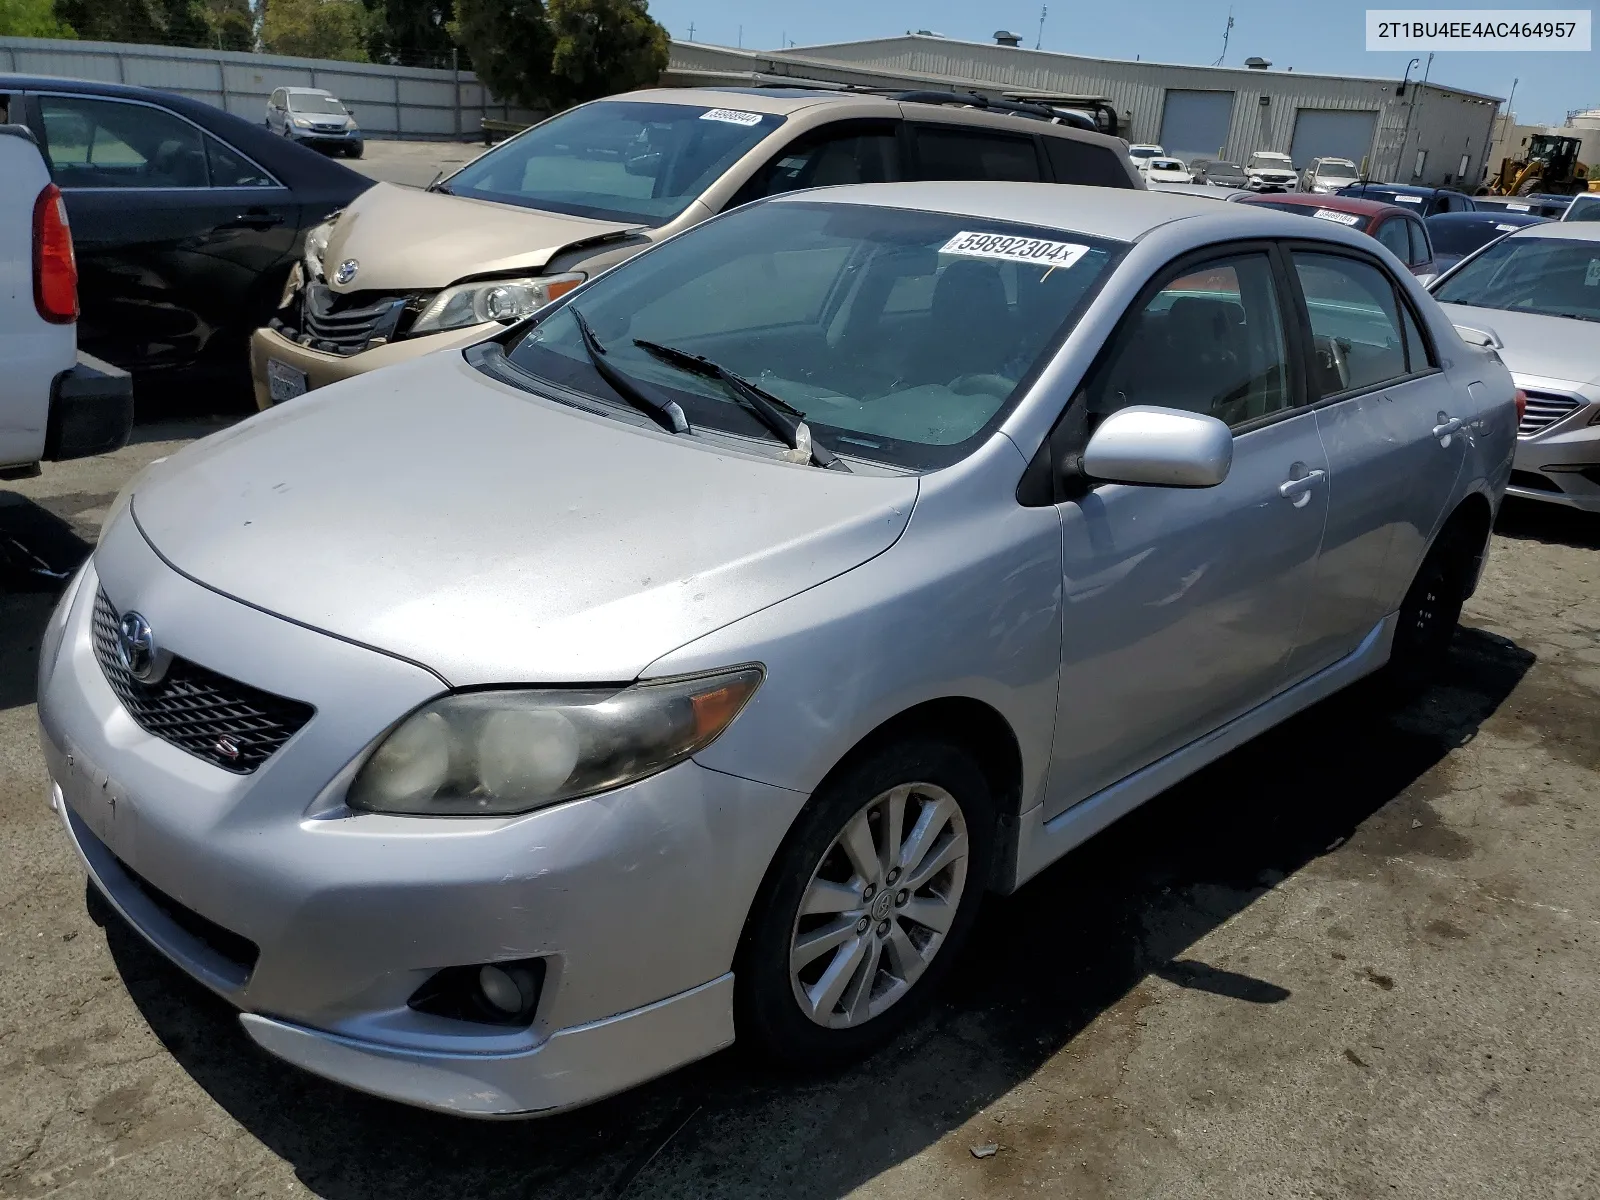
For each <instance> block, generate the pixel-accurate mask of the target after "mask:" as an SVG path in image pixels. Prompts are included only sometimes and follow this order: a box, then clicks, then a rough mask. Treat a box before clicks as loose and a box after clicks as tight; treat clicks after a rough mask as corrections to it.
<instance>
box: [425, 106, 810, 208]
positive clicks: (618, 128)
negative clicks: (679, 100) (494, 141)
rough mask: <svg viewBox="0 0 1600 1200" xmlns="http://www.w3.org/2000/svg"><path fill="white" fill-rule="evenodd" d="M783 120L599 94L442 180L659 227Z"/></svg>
mask: <svg viewBox="0 0 1600 1200" xmlns="http://www.w3.org/2000/svg"><path fill="white" fill-rule="evenodd" d="M782 123H783V118H782V117H779V116H773V115H772V114H770V113H753V112H744V111H742V110H739V109H732V108H705V107H702V106H698V105H689V104H651V103H644V102H641V101H632V100H603V101H600V102H599V103H596V104H585V105H583V106H581V107H579V108H574V109H571V110H570V111H568V112H565V113H562V114H561V115H560V116H559V117H555V118H553V119H552V120H549V121H546V122H544V124H542V125H535V126H534V127H533V128H532V129H530V130H528V131H527V132H526V133H523V134H521V135H519V136H517V137H515V138H512V139H511V140H510V141H508V142H504V143H502V144H501V145H499V146H497V147H495V148H494V149H493V150H490V151H489V152H488V153H487V154H484V155H482V156H481V157H479V158H476V159H474V160H473V161H472V162H470V163H468V164H467V165H466V166H465V167H462V168H461V170H459V171H457V172H456V173H455V174H454V175H452V176H451V177H450V178H449V179H448V180H446V181H445V185H444V189H443V190H445V191H448V192H450V193H451V194H452V195H456V196H470V197H473V198H475V199H478V200H497V201H499V202H501V203H502V204H519V205H522V206H524V207H526V208H542V209H546V210H548V211H550V212H558V213H567V214H569V215H571V216H576V217H594V218H597V219H599V220H603V221H626V222H629V223H631V224H639V225H661V224H664V223H666V222H667V221H670V220H672V218H673V217H675V216H677V215H678V214H679V213H681V212H682V211H683V210H684V209H685V208H687V207H689V204H690V202H691V201H692V200H694V199H695V198H696V197H697V196H699V195H700V193H701V192H703V191H705V190H706V188H708V187H710V186H711V184H712V183H713V182H715V181H716V180H717V178H718V177H719V176H721V174H722V173H723V172H724V171H726V170H727V169H728V168H729V167H731V166H732V165H733V164H734V163H735V162H736V161H738V159H739V158H740V157H742V156H743V155H744V154H745V152H746V151H748V150H749V149H750V147H752V146H754V145H755V144H756V143H757V142H759V141H760V140H761V139H762V138H764V137H766V136H767V134H769V133H771V132H772V131H773V130H774V129H776V128H777V127H778V126H779V125H781V124H782Z"/></svg>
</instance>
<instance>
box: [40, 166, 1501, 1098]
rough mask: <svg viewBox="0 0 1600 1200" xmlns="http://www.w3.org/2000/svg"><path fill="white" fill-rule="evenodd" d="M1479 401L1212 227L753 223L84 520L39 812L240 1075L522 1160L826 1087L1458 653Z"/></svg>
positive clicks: (1077, 214) (1436, 354)
mask: <svg viewBox="0 0 1600 1200" xmlns="http://www.w3.org/2000/svg"><path fill="white" fill-rule="evenodd" d="M1515 426H1516V415H1515V409H1514V404H1513V388H1512V383H1511V379H1510V376H1509V375H1508V373H1507V372H1506V369H1505V368H1504V366H1502V365H1501V363H1500V361H1499V360H1498V358H1497V357H1496V356H1495V355H1494V354H1493V353H1492V352H1490V351H1488V350H1485V349H1482V348H1478V347H1472V346H1469V345H1467V344H1466V343H1464V342H1463V341H1462V340H1461V338H1459V337H1458V336H1457V334H1456V332H1455V330H1454V328H1453V327H1452V325H1451V323H1450V322H1449V321H1448V320H1447V319H1446V318H1445V316H1444V314H1443V313H1442V312H1441V311H1440V309H1439V307H1438V305H1436V304H1435V303H1434V301H1433V299H1432V298H1431V297H1430V296H1428V294H1427V293H1426V292H1425V291H1423V290H1422V288H1420V287H1419V286H1418V285H1417V283H1416V282H1415V281H1414V280H1413V278H1412V277H1411V274H1410V272H1409V271H1407V270H1406V268H1405V267H1404V266H1403V265H1402V264H1401V263H1400V262H1399V261H1398V260H1396V259H1395V258H1393V257H1392V256H1391V255H1390V254H1389V253H1388V251H1386V250H1385V249H1384V248H1383V247H1382V246H1380V245H1379V244H1377V243H1376V242H1373V241H1372V240H1371V239H1370V238H1367V237H1364V236H1363V235H1360V234H1356V233H1352V232H1350V231H1348V230H1346V229H1344V228H1343V227H1342V226H1338V225H1335V224H1332V223H1330V222H1326V221H1316V220H1311V219H1308V218H1305V217H1298V216H1292V215H1288V214H1284V213H1279V212H1274V211H1270V210H1265V209H1262V208H1261V207H1259V206H1251V205H1220V204H1215V203H1211V202H1208V201H1205V200H1197V199H1185V198H1181V197H1176V196H1166V195H1147V194H1144V193H1127V192H1120V193H1115V194H1113V193H1109V192H1105V191H1104V190H1102V189H1094V188H1081V189H1080V188H1068V187H1060V186H1053V185H1031V184H987V183H971V184H962V183H954V184H914V185H913V184H905V185H899V184H889V185H873V186H865V187H849V188H839V189H830V190H824V191H816V192H808V193H792V194H790V195H787V196H784V197H780V198H776V199H774V200H771V201H764V202H760V203H756V204H752V205H749V206H746V207H743V208H740V209H737V210H735V211H733V212H731V213H728V214H727V215H725V216H721V217H718V218H716V219H715V220H712V221H708V222H706V223H705V224H703V225H701V226H699V227H698V228H696V229H694V230H692V231H690V232H688V233H685V234H683V235H682V236H680V237H677V238H674V239H672V240H670V241H667V242H664V243H663V244H662V245H660V246H659V247H658V248H656V249H653V250H651V251H648V252H647V253H645V254H643V255H641V256H639V257H638V258H636V259H633V260H631V261H630V262H628V263H626V264H623V265H621V266H619V267H617V268H616V269H614V270H612V271H610V272H608V273H606V274H604V275H602V276H600V277H598V278H596V279H594V280H592V281H590V282H589V283H587V284H586V285H584V286H583V287H581V288H580V289H578V290H576V291H574V292H572V293H571V294H570V295H569V296H567V297H564V298H563V299H562V300H561V301H560V302H558V303H556V304H553V305H551V306H549V307H548V308H546V309H544V310H542V311H541V312H540V313H539V314H537V316H536V317H534V318H532V319H530V320H529V321H527V322H525V323H523V324H521V325H518V326H515V327H513V328H511V329H509V330H507V331H506V332H505V333H504V334H503V335H502V336H497V337H495V338H494V339H492V340H489V341H486V342H483V343H481V344H478V345H476V346H473V347H471V348H470V349H468V350H467V351H466V352H464V353H463V352H459V351H452V352H446V353H439V354H435V355H429V356H426V357H424V358H421V359H418V360H416V361H414V362H411V363H407V364H405V365H403V366H400V367H396V368H391V369H387V370H383V371H378V372H374V373H372V374H369V375H365V376H362V377H360V378H358V379H354V380H350V381H347V382H345V383H342V384H339V385H336V386H334V387H330V388H328V389H326V390H324V391H319V392H317V393H315V394H313V395H311V396H309V397H306V398H303V399H300V400H295V401H293V402H291V403H288V404H285V405H282V406H280V407H277V408H274V409H271V410H269V411H268V412H266V413H263V414H261V415H260V416H258V417H256V418H253V419H251V420H249V421H246V422H244V423H243V424H240V425H237V426H235V427H233V428H231V429H229V430H226V431H224V432H222V433H219V434H216V435H214V436H212V437H210V438H207V439H205V440H203V441H201V442H198V443H196V444H195V445H193V446H191V447H189V448H188V449H186V450H184V451H182V452H181V453H179V454H175V455H173V456H172V457H171V458H169V459H167V460H165V461H163V462H159V463H157V464H155V465H153V466H152V467H151V468H150V469H149V470H148V471H147V472H146V473H144V474H143V475H142V476H141V477H139V478H138V479H136V480H135V481H134V482H133V483H132V484H130V486H129V487H128V488H127V489H126V490H125V491H124V493H123V494H122V496H121V497H119V499H118V500H117V502H116V503H115V505H114V506H113V508H112V511H111V513H110V515H109V516H108V518H107V520H106V524H105V532H104V535H103V537H102V539H101V541H100V544H99V546H98V547H97V548H96V550H95V552H94V555H93V557H92V559H91V561H90V562H89V564H88V565H87V566H86V567H85V568H84V570H83V571H82V572H81V573H80V574H79V575H78V577H77V578H76V579H75V580H74V581H73V582H72V584H71V585H70V587H69V588H68V589H67V592H66V594H65V596H64V597H63V599H62V601H61V604H60V607H59V609H58V610H57V612H56V614H55V617H54V619H53V620H52V622H51V624H50V625H49V628H48V632H47V635H46V637H45V639H44V643H43V646H42V648H41V667H40V686H39V696H40V701H39V713H40V722H41V725H42V729H43V742H44V749H45V754H46V756H47V758H48V762H49V768H50V773H51V776H52V778H53V780H54V790H53V793H52V802H53V805H54V807H55V809H56V811H57V812H58V813H59V814H60V817H61V821H62V825H63V828H64V830H65V831H66V834H67V836H68V837H69V838H70V839H71V841H72V844H73V845H74V846H75V847H76V848H77V849H78V851H79V853H80V854H81V855H82V858H83V861H84V863H85V864H86V866H87V868H88V871H89V874H90V877H91V878H92V879H93V881H94V884H95V886H96V887H97V888H99V889H100V891H102V892H103V893H104V894H105V896H106V897H107V898H108V899H109V900H110V902H111V904H112V905H113V906H114V907H115V908H116V909H117V910H119V911H120V912H121V914H122V915H123V916H124V917H125V918H127V920H128V921H129V922H130V923H131V924H132V925H133V926H134V927H135V928H137V929H138V930H139V931H140V932H141V933H142V934H143V935H144V936H145V937H147V938H148V939H149V940H150V941H151V942H152V943H154V944H155V945H156V946H157V947H158V948H159V949H160V950H162V951H163V952H164V953H165V954H167V955H168V956H169V957H170V958H171V959H172V960H173V961H174V962H176V963H177V964H178V965H179V966H180V967H182V968H183V969H184V970H185V971H187V972H189V973H190V974H191V975H193V976H194V977H195V978H197V979H199V980H201V981H202V982H203V983H205V984H206V985H207V986H209V987H210V988H212V989H213V990H214V991H216V992H217V993H218V994H219V995H221V996H223V997H225V998H226V999H227V1000H229V1001H231V1002H232V1003H233V1004H235V1005H237V1006H238V1008H239V1009H240V1010H241V1013H242V1015H241V1020H242V1022H243V1024H244V1027H245V1029H246V1030H248V1032H249V1034H250V1036H251V1037H252V1038H254V1039H255V1040H256V1041H257V1042H258V1043H260V1045H262V1046H263V1047H265V1048H266V1049H267V1050H269V1051H271V1052H272V1053H273V1054H276V1055H279V1056H281V1057H282V1058H284V1059H287V1060H289V1061H290V1062H293V1063H297V1064H299V1065H300V1066H302V1067H304V1068H306V1069H307V1070H310V1071H313V1072H316V1073H318V1074H320V1075H324V1076H326V1077H328V1078H331V1079H335V1080H338V1081H341V1082H343V1083H345V1084H348V1085H350V1086H352V1087H356V1088H360V1089H364V1090H366V1091H369V1092H374V1093H378V1094H380V1095H383V1096H389V1097H393V1098H395V1099H398V1100H403V1101H407V1102H410V1103H413V1104H419V1105H424V1106H428V1107H432V1108H437V1109H443V1110H448V1111H451V1112H456V1113H463V1114H470V1115H478V1116H487V1115H496V1114H517V1113H536V1112H547V1111H550V1110H554V1109H559V1108H563V1107H567V1106H571V1105H575V1104H581V1103H584V1102H586V1101H590V1100H594V1099H596V1098H597V1097H600V1096H603V1095H606V1094H607V1093H610V1092H615V1091H617V1090H619V1089H621V1088H625V1087H628V1086H630V1085H632V1084H635V1083H638V1082H640V1081H641V1080H644V1079H647V1078H649V1077H651V1076H654V1075H658V1074H660V1073H662V1072H664V1071H668V1070H670V1069H672V1068H673V1067H676V1066H678V1065H680V1064H682V1063H686V1062H689V1061H690V1060H693V1059H696V1058H699V1057H701V1056H703V1055H706V1054H710V1053H711V1052H713V1051H715V1050H717V1049H718V1048H719V1047H722V1046H726V1045H728V1044H729V1043H730V1042H732V1041H733V1040H734V1038H735V1035H736V1034H737V1036H738V1037H739V1039H740V1040H741V1041H742V1042H745V1043H747V1044H749V1045H751V1046H753V1047H755V1048H757V1049H758V1050H760V1051H762V1052H764V1053H766V1054H768V1055H770V1056H773V1057H775V1058H777V1059H779V1060H786V1061H790V1062H802V1063H816V1062H826V1061H830V1060H842V1059H848V1058H850V1057H852V1056H855V1055H860V1054H862V1053H864V1052H865V1051H867V1050H868V1049H869V1048H870V1047H871V1046H873V1045H874V1044H876V1043H878V1042H880V1041H882V1040H883V1039H884V1038H885V1037H887V1036H888V1035H889V1034H891V1033H892V1032H893V1031H894V1030H895V1029H896V1028H897V1027H899V1026H900V1025H902V1024H903V1023H904V1022H906V1021H907V1020H909V1019H911V1018H912V1017H913V1016H914V1015H915V1014H916V1012H917V1011H918V1008H919V1007H920V1006H921V1005H923V1004H925V1003H926V1002H927V1000H928V998H929V994H930V991H931V990H932V988H933V987H934V985H935V984H936V983H937V981H938V979H939V977H940V976H941V975H942V974H944V973H945V972H946V971H948V970H949V969H950V968H951V967H952V965H953V963H954V961H955V959H956V955H957V952H958V948H959V946H960V943H961V942H962V940H963V938H964V937H965V936H966V935H967V934H968V932H969V930H970V928H971V925H972V922H973V917H974V914H975V912H976V910H977V907H978V903H979V900H980V898H981V896H982V895H983V893H985V892H989V891H995V892H1009V891H1011V890H1013V889H1015V888H1017V887H1019V886H1021V885H1022V884H1023V883H1024V882H1025V881H1027V880H1028V879H1029V878H1030V877H1032V876H1033V875H1035V874H1036V873H1038V872H1039V871H1040V870H1042V869H1043V868H1045V867H1046V866H1047V865H1049V864H1050V863H1051V862H1053V861H1054V860H1056V859H1058V858H1059V857H1060V856H1061V855H1063V854H1065V853H1066V852H1067V851H1068V850H1070V849H1072V848H1073V847H1074V846H1076V845H1078V844H1079V843H1081V842H1083V841H1084V840H1085V839H1086V838H1088V837H1090V836H1091V835H1092V834H1094V833H1095V832H1097V831H1098V830H1100V829H1102V828H1104V827H1105V826H1106V825H1108V824H1109V823H1110V822H1112V821H1114V820H1116V819H1117V817H1118V816H1120V815H1121V814H1123V813H1126V812H1128V811H1129V810H1130V809H1131V808H1133V807H1134V806H1135V805H1137V804H1139V803H1141V802H1142V801H1144V800H1145V799H1147V798H1148V797H1150V796H1152V795H1153V794H1155V793H1156V792H1158V791H1160V790H1161V789H1163V788H1165V787H1167V786H1168V785H1170V784H1172V783H1173V782H1174V781H1176V780H1178V779H1180V778H1182V777H1183V776H1185V775H1187V774H1189V773H1190V772H1192V771H1194V770H1196V769H1197V768H1199V767H1200V766H1202V765H1203V764H1205V763H1207V762H1209V761H1210V760H1212V759H1215V758H1216V757H1218V756H1219V755H1221V754H1222V753H1224V752H1225V751H1227V750H1228V749H1230V748H1231V747H1234V746H1237V745H1239V744H1240V743H1241V742H1243V741H1245V740H1246V739H1247V738H1250V737H1252V736H1253V735H1255V734H1257V733H1259V732H1261V731H1262V730H1264V729H1267V728H1268V727H1270V726H1272V725H1273V724H1275V723H1276V722H1278V721H1281V720H1282V719H1284V718H1285V717H1286V716H1288V715H1290V714H1291V713H1294V712H1296V711H1297V710H1300V709H1303V708H1305V707H1306V706H1307V705H1309V704H1311V703H1312V702H1314V701H1316V700H1318V699H1319V698H1321V697H1324V696H1327V695H1328V694H1330V693H1331V692H1333V691H1335V690H1336V689H1339V688H1342V687H1344V686H1345V685H1347V684H1349V683H1351V682H1353V681H1355V680H1357V679H1359V678H1361V677H1363V676H1366V675H1369V674H1372V673H1374V672H1379V671H1380V669H1382V670H1383V672H1384V674H1385V676H1386V677H1387V678H1388V679H1389V680H1390V682H1392V683H1394V684H1395V685H1397V686H1399V687H1406V686H1414V685H1416V684H1417V683H1418V682H1419V681H1420V680H1422V679H1423V678H1425V676H1426V673H1427V671H1428V669H1429V668H1430V667H1431V666H1432V665H1434V664H1435V663H1436V662H1437V661H1438V660H1439V659H1440V657H1441V656H1442V655H1443V653H1444V651H1445V648H1446V646H1447V644H1448V641H1449V639H1450V636H1451V632H1452V630H1453V628H1454V626H1455V623H1456V619H1457V616H1458V614H1459V611H1460V606H1461V603H1462V600H1463V598H1464V597H1465V596H1466V595H1467V594H1468V593H1469V592H1470V590H1471V588H1472V587H1473V585H1474V583H1475V581H1476V578H1477V574H1478V570H1479V567H1480V565H1481V562H1482V559H1483V555H1484V552H1485V545H1486V541H1487V537H1488V532H1489V528H1490V523H1491V520H1492V518H1493V514H1494V512H1495V509H1496V506H1497V505H1498V503H1499V501H1500V497H1501V493H1502V490H1503V488H1504V486H1505V482H1506V478H1507V475H1508V473H1509V471H1510V469H1511V455H1512V448H1513V445H1514V442H1515V434H1516V430H1515Z"/></svg>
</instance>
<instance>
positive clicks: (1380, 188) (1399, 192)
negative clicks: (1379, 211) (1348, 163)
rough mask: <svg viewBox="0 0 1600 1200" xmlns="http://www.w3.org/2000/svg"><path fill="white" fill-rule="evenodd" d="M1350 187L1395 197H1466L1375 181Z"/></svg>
mask: <svg viewBox="0 0 1600 1200" xmlns="http://www.w3.org/2000/svg"><path fill="white" fill-rule="evenodd" d="M1351 186H1352V187H1359V188H1362V189H1364V190H1366V191H1373V192H1392V193H1393V194H1394V195H1396V196H1434V195H1438V194H1439V193H1441V192H1446V193H1449V194H1450V195H1454V196H1464V195H1466V193H1465V192H1459V191H1457V190H1456V189H1455V188H1437V187H1422V186H1420V185H1418V184H1415V183H1379V182H1378V181H1377V180H1375V179H1363V180H1362V181H1361V182H1360V183H1357V184H1352V185H1351Z"/></svg>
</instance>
